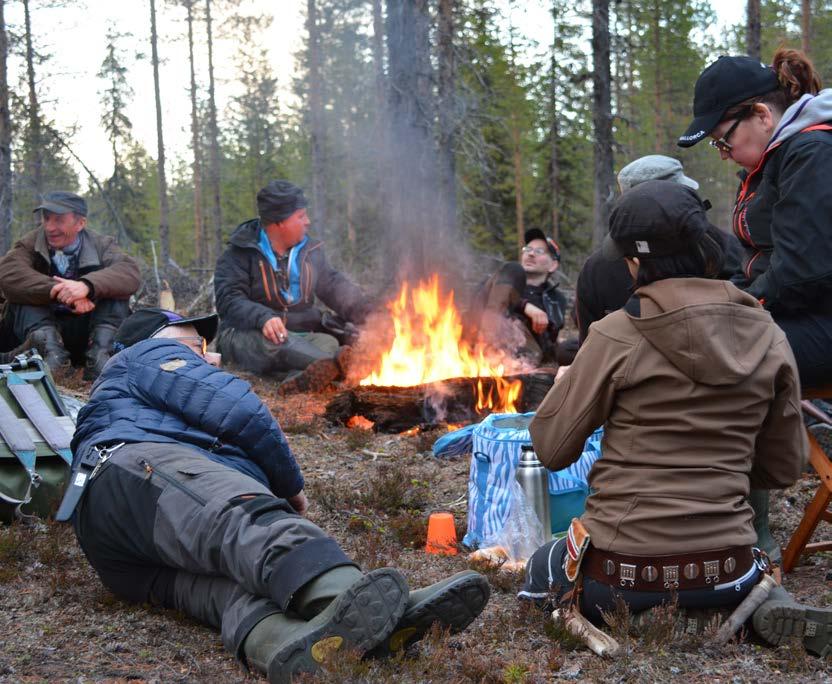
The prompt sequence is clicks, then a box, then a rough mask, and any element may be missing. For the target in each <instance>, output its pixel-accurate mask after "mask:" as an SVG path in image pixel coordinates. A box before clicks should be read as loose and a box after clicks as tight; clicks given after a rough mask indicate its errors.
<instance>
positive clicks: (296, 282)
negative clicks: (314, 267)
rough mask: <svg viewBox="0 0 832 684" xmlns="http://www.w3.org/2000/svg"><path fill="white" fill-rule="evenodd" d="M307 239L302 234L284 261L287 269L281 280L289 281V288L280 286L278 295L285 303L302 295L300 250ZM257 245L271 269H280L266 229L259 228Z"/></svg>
mask: <svg viewBox="0 0 832 684" xmlns="http://www.w3.org/2000/svg"><path fill="white" fill-rule="evenodd" d="M308 240H309V236H308V235H304V237H303V240H301V241H300V242H299V243H298V244H296V245H295V246H294V247H292V249H290V250H289V255H288V259H287V263H286V268H287V270H288V274H286V275H287V276H288V277H286V278H283V279H282V281H283V282H287V281H288V283H289V289H288V290H284V289H283V288H282V287H281V288H280V295H281V297H283V299H284V300H285V301H286V303H287V304H294V303H295V302H299V301H300V300H301V297H302V293H301V289H300V259H299V257H300V252H301V250H302V249H303V247H304V245H305V244H306V243H307V241H308ZM257 246H258V247H259V248H260V251H261V252H262V253H263V256H265V257H266V259H268V260H269V264H270V265H271V267H272V270H273V271H280V270H281V269H280V267H279V266H278V260H277V255H276V254H275V253H274V250H273V249H272V243H271V242H270V241H269V236H268V235H266V231H265V230H263V228H262V227H261V228H260V233H259V236H258V241H257Z"/></svg>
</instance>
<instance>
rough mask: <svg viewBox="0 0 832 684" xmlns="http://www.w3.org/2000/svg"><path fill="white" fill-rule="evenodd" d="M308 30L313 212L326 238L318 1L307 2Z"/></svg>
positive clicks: (308, 0)
mask: <svg viewBox="0 0 832 684" xmlns="http://www.w3.org/2000/svg"><path fill="white" fill-rule="evenodd" d="M306 30H307V31H308V32H309V77H308V79H307V82H308V84H309V90H308V93H307V97H308V104H309V124H310V125H309V146H310V148H311V153H312V201H311V205H312V211H313V213H314V215H315V218H316V220H315V223H316V225H317V227H318V232H319V234H320V236H321V237H322V238H324V239H325V238H326V233H327V215H326V162H325V160H324V140H325V132H324V113H323V97H322V94H321V36H320V29H319V27H318V9H317V5H316V2H315V0H307V2H306Z"/></svg>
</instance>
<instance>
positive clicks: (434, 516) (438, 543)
mask: <svg viewBox="0 0 832 684" xmlns="http://www.w3.org/2000/svg"><path fill="white" fill-rule="evenodd" d="M425 553H435V554H439V555H440V556H456V554H457V553H459V551H458V549H457V544H456V525H454V516H453V515H452V514H451V513H431V514H430V518H428V541H427V544H425Z"/></svg>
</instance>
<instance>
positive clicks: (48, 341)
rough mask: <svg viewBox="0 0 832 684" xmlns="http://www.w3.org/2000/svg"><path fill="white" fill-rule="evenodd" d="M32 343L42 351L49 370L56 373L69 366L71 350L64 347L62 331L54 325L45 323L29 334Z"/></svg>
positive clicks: (41, 353)
mask: <svg viewBox="0 0 832 684" xmlns="http://www.w3.org/2000/svg"><path fill="white" fill-rule="evenodd" d="M28 339H29V340H31V342H32V345H33V346H34V347H35V349H37V350H38V351H39V352H40V355H41V356H42V357H43V360H44V361H46V365H47V366H49V370H50V371H51V372H52V373H53V374H54V373H56V372H57V371H59V370H65V369H66V368H67V367H68V366H69V352H68V351H67V350H66V349H65V348H64V343H63V340H62V339H61V333H59V332H58V329H57V328H56V327H55V326H54V325H44V326H43V327H41V328H38V329H37V330H33V331H32V332H31V333H30V334H29V338H28Z"/></svg>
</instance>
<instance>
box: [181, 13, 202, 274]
mask: <svg viewBox="0 0 832 684" xmlns="http://www.w3.org/2000/svg"><path fill="white" fill-rule="evenodd" d="M185 8H186V9H187V10H188V63H189V64H190V67H191V146H192V147H193V148H194V160H193V164H192V166H191V168H192V169H193V171H192V175H193V181H194V256H195V257H196V265H197V266H199V267H204V266H205V265H206V264H207V263H208V250H207V245H206V244H205V221H204V219H203V216H202V143H201V141H200V131H199V110H198V109H197V104H196V65H195V64H194V0H185Z"/></svg>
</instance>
